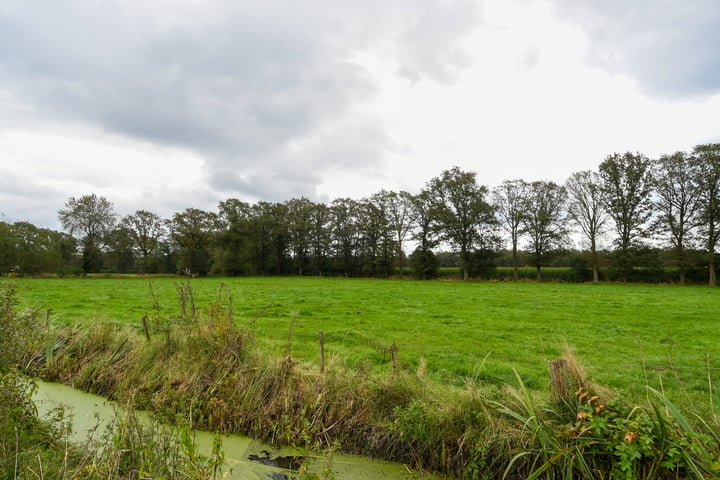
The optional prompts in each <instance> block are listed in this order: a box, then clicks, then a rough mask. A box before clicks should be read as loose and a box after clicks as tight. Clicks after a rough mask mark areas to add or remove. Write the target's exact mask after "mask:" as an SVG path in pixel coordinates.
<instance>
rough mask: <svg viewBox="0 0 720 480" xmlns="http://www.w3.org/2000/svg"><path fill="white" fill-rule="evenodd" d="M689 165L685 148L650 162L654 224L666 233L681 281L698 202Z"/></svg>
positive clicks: (690, 163)
mask: <svg viewBox="0 0 720 480" xmlns="http://www.w3.org/2000/svg"><path fill="white" fill-rule="evenodd" d="M693 167H694V165H693V162H691V161H690V158H689V156H688V155H687V154H686V153H685V152H675V153H674V154H672V155H663V156H662V157H660V159H658V160H656V161H655V162H653V180H654V185H655V201H654V204H655V209H656V210H657V212H658V216H657V219H656V221H655V228H656V229H657V231H659V232H661V233H663V234H666V235H668V237H667V238H668V239H669V241H670V246H671V247H672V250H673V253H674V257H675V258H674V261H675V263H676V264H677V266H678V269H679V273H680V283H681V284H685V271H686V269H687V264H688V259H687V251H686V250H687V246H688V242H690V241H692V233H693V230H694V227H695V222H696V218H695V211H696V209H697V205H698V196H697V189H695V187H694V185H693V182H694V179H695V178H696V177H697V173H696V172H695V171H694V168H693Z"/></svg>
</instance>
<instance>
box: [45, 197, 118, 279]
mask: <svg viewBox="0 0 720 480" xmlns="http://www.w3.org/2000/svg"><path fill="white" fill-rule="evenodd" d="M116 217H117V215H116V214H115V210H114V207H113V204H112V203H111V202H110V201H108V200H107V199H106V198H105V197H98V196H97V195H95V194H94V193H92V194H90V195H83V196H82V197H80V198H75V197H70V199H68V201H67V202H65V208H61V209H60V210H58V220H60V224H61V225H62V227H63V228H64V229H65V230H66V231H67V232H68V233H69V234H70V235H73V236H75V237H77V238H78V239H79V240H80V242H81V243H82V256H83V264H82V268H83V271H85V272H97V271H99V270H100V268H101V266H102V255H101V254H102V249H103V247H104V242H105V240H106V238H107V236H108V234H109V233H110V232H111V231H112V229H113V227H114V226H115V220H116Z"/></svg>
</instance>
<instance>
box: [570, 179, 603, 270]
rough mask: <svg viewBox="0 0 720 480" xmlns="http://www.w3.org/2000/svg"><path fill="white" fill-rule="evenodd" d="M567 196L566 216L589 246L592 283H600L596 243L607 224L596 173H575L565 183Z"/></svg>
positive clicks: (599, 183)
mask: <svg viewBox="0 0 720 480" xmlns="http://www.w3.org/2000/svg"><path fill="white" fill-rule="evenodd" d="M565 190H566V191H567V194H568V215H569V217H570V219H571V220H572V221H573V222H574V223H575V224H576V225H578V226H579V227H580V230H582V233H583V235H584V236H585V238H586V239H587V241H588V243H589V245H590V263H591V264H592V272H593V282H595V283H597V282H599V281H600V273H599V270H600V267H599V265H598V253H597V242H598V239H599V238H600V236H601V235H602V234H603V231H604V228H605V224H606V223H607V220H608V218H607V214H606V213H605V209H604V208H603V201H602V185H601V179H600V175H599V174H598V173H597V172H593V171H590V170H584V171H581V172H575V173H573V174H572V175H570V177H569V178H568V179H567V181H566V182H565Z"/></svg>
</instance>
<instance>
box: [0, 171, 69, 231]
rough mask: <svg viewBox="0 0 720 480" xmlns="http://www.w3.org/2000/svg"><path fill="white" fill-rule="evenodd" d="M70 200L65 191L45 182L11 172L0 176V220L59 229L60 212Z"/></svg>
mask: <svg viewBox="0 0 720 480" xmlns="http://www.w3.org/2000/svg"><path fill="white" fill-rule="evenodd" d="M66 200H67V196H66V195H65V194H64V193H62V192H59V191H57V190H56V189H53V188H49V187H47V186H46V185H43V184H42V183H39V182H36V181H33V180H28V179H26V178H24V177H21V176H17V175H14V174H12V173H9V172H3V173H2V175H0V221H6V222H11V223H13V222H25V221H29V222H31V223H33V224H35V225H36V226H38V227H42V228H51V229H56V230H59V228H60V227H59V222H58V220H57V213H56V212H57V210H58V208H61V207H62V205H64V203H65V201H66Z"/></svg>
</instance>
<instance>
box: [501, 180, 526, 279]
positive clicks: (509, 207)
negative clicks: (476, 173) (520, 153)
mask: <svg viewBox="0 0 720 480" xmlns="http://www.w3.org/2000/svg"><path fill="white" fill-rule="evenodd" d="M492 193H493V195H492V198H493V207H494V209H495V213H496V215H497V217H498V219H499V220H500V226H501V227H502V228H503V229H504V230H505V231H506V232H507V234H508V235H510V243H511V248H512V262H513V279H515V280H516V281H517V280H518V242H519V240H520V236H521V235H522V234H523V232H524V230H523V228H524V226H525V220H526V219H527V216H528V212H529V211H530V205H529V202H530V185H529V184H528V183H527V182H526V181H524V180H519V179H518V180H505V181H504V182H503V183H502V184H501V185H500V186H499V187H496V188H495V189H494V190H493V192H492Z"/></svg>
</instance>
